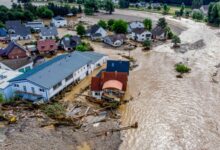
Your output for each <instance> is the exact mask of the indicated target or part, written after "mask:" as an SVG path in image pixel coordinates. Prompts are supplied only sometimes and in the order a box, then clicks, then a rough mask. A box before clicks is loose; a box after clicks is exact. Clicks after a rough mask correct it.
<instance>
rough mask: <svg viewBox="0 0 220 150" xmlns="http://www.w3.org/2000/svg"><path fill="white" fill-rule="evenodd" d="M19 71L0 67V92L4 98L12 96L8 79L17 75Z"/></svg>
mask: <svg viewBox="0 0 220 150" xmlns="http://www.w3.org/2000/svg"><path fill="white" fill-rule="evenodd" d="M20 74H21V73H19V72H17V71H11V70H4V69H0V94H1V95H2V96H3V98H4V99H6V100H8V99H10V98H11V97H12V95H13V94H12V93H13V92H12V88H11V86H10V84H9V82H8V81H9V80H11V79H13V78H15V77H17V76H19V75H20Z"/></svg>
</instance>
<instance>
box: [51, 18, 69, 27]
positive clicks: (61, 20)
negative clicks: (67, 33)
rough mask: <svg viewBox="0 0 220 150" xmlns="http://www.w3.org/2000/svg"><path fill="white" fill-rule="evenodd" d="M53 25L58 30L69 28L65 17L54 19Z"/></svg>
mask: <svg viewBox="0 0 220 150" xmlns="http://www.w3.org/2000/svg"><path fill="white" fill-rule="evenodd" d="M52 24H53V25H54V26H55V27H57V28H60V27H65V26H67V20H66V19H65V18H64V17H61V16H56V17H54V18H52Z"/></svg>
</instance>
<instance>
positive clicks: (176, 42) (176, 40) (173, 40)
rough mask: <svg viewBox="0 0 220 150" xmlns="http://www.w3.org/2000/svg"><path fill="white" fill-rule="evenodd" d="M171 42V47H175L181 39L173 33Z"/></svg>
mask: <svg viewBox="0 0 220 150" xmlns="http://www.w3.org/2000/svg"><path fill="white" fill-rule="evenodd" d="M172 43H173V47H177V46H178V44H180V43H181V40H180V38H179V37H178V36H177V35H174V36H173V39H172Z"/></svg>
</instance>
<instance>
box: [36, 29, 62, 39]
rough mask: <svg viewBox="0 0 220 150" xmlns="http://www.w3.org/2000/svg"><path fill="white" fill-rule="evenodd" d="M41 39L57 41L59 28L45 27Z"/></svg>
mask: <svg viewBox="0 0 220 150" xmlns="http://www.w3.org/2000/svg"><path fill="white" fill-rule="evenodd" d="M39 35H40V38H41V39H43V40H46V39H56V37H57V36H58V32H57V28H56V27H43V28H41V31H40V34H39Z"/></svg>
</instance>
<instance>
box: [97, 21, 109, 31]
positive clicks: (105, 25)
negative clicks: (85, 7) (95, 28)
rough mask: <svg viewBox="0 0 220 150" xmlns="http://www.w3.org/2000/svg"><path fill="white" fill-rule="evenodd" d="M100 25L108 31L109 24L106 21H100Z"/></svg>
mask: <svg viewBox="0 0 220 150" xmlns="http://www.w3.org/2000/svg"><path fill="white" fill-rule="evenodd" d="M98 25H99V26H100V27H102V28H104V29H107V24H106V22H105V21H104V20H99V22H98Z"/></svg>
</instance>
